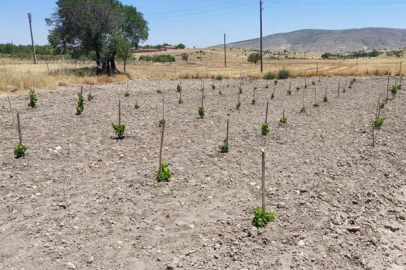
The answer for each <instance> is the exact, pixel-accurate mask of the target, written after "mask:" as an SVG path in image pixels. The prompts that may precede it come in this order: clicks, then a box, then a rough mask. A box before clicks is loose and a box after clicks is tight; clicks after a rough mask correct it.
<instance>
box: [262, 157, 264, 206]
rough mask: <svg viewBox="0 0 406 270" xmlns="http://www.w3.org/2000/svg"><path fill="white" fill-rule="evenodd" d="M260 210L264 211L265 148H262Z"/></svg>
mask: <svg viewBox="0 0 406 270" xmlns="http://www.w3.org/2000/svg"><path fill="white" fill-rule="evenodd" d="M262 210H263V211H264V212H265V150H264V149H262Z"/></svg>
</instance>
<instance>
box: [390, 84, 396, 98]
mask: <svg viewBox="0 0 406 270" xmlns="http://www.w3.org/2000/svg"><path fill="white" fill-rule="evenodd" d="M390 92H391V93H392V96H396V94H397V93H398V86H397V85H394V86H392V89H391V91H390Z"/></svg>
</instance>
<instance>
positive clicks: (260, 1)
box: [259, 0, 264, 73]
mask: <svg viewBox="0 0 406 270" xmlns="http://www.w3.org/2000/svg"><path fill="white" fill-rule="evenodd" d="M263 3H264V2H263V1H262V0H259V21H260V22H259V24H260V27H259V28H260V30H259V32H260V42H259V43H260V50H261V73H262V72H264V63H263V54H262V10H263V8H262V4H263Z"/></svg>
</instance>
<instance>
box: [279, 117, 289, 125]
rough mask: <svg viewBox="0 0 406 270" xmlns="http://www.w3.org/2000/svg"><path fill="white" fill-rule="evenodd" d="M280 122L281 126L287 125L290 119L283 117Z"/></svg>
mask: <svg viewBox="0 0 406 270" xmlns="http://www.w3.org/2000/svg"><path fill="white" fill-rule="evenodd" d="M279 122H280V123H281V124H286V123H287V122H288V118H286V117H282V118H281V119H280V120H279Z"/></svg>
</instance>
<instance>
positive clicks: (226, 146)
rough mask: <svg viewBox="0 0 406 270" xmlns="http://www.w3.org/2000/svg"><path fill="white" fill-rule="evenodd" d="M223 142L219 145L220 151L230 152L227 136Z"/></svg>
mask: <svg viewBox="0 0 406 270" xmlns="http://www.w3.org/2000/svg"><path fill="white" fill-rule="evenodd" d="M223 142H224V144H223V145H220V146H219V149H220V152H221V153H228V150H229V147H228V140H227V138H225V139H224V141H223Z"/></svg>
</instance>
